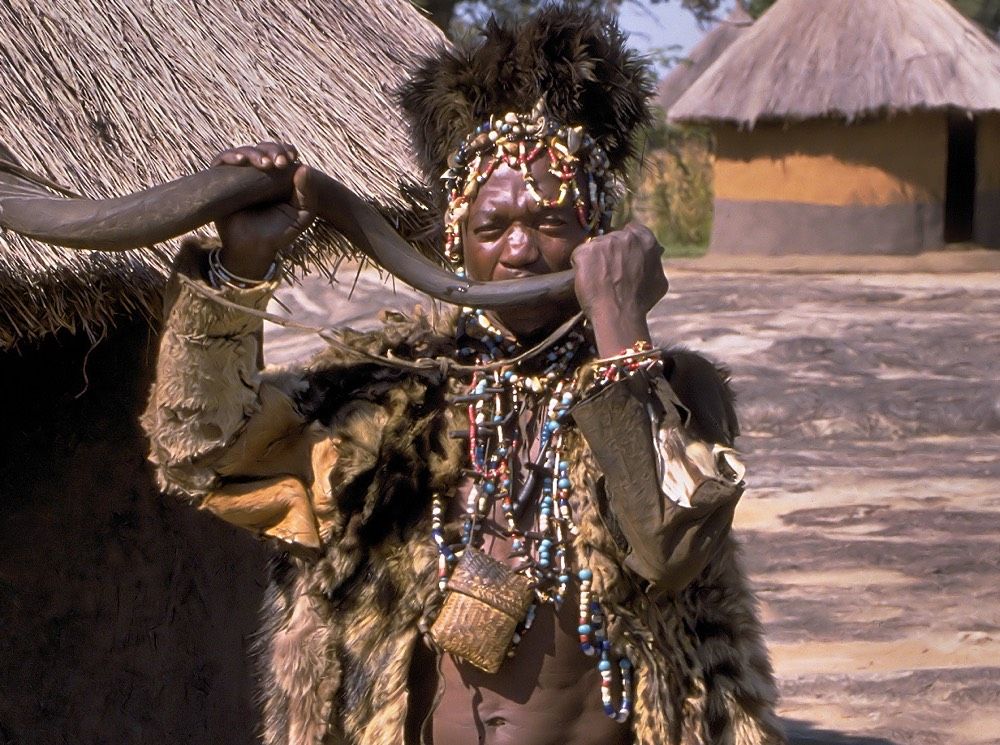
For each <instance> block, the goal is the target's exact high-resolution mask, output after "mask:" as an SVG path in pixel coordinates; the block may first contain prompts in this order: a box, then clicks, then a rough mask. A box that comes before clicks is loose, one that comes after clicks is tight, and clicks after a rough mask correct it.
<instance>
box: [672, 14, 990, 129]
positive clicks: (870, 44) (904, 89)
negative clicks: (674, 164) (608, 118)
mask: <svg viewBox="0 0 1000 745" xmlns="http://www.w3.org/2000/svg"><path fill="white" fill-rule="evenodd" d="M941 108H955V109H958V110H962V111H968V112H974V113H975V112H986V111H998V110H1000V48H998V46H997V45H996V43H994V42H993V41H992V40H991V39H989V38H988V37H987V36H986V34H984V33H983V32H982V31H981V30H980V29H979V28H978V27H977V26H976V25H975V24H973V23H972V22H971V21H969V20H967V19H966V18H965V17H963V16H962V15H961V14H960V13H959V12H958V11H957V10H955V9H954V8H953V7H952V6H951V5H950V4H949V3H948V2H947V1H946V0H778V2H777V3H775V4H774V5H773V6H772V7H771V8H770V10H768V11H767V12H766V13H764V15H763V16H761V17H760V18H759V19H757V22H756V23H754V25H753V26H752V27H751V28H750V29H748V30H747V31H746V32H745V33H744V34H742V35H741V37H740V38H739V39H738V40H737V41H736V42H734V43H733V44H732V45H731V46H730V47H729V49H728V50H726V52H724V53H723V54H722V56H721V57H719V59H717V60H716V61H715V64H713V65H712V66H711V67H710V68H709V69H708V70H706V71H705V73H704V74H703V75H702V76H701V77H700V78H698V80H697V81H695V83H694V84H693V85H692V86H691V87H690V88H689V89H688V90H687V92H686V93H685V94H684V95H683V96H681V98H680V99H679V100H678V101H677V102H676V103H675V104H674V106H673V108H672V109H671V112H670V118H671V119H672V120H675V121H726V122H734V123H736V124H739V125H741V126H744V127H752V126H753V125H754V124H755V123H756V122H757V121H759V120H766V119H779V120H802V119H811V118H814V117H825V116H833V117H843V118H846V119H847V120H849V121H850V120H853V119H856V118H859V117H862V116H866V115H869V114H876V113H880V112H898V111H912V110H918V109H924V110H927V109H941Z"/></svg>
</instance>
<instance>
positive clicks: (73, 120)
mask: <svg viewBox="0 0 1000 745" xmlns="http://www.w3.org/2000/svg"><path fill="white" fill-rule="evenodd" d="M0 28H3V30H4V31H3V43H2V44H0V88H2V89H3V90H4V92H5V93H4V96H3V97H2V99H0V144H2V145H4V146H6V148H7V149H8V150H9V153H12V154H13V155H14V156H15V157H16V158H17V159H18V160H19V161H20V162H21V164H22V165H24V166H25V167H26V168H28V169H30V170H32V171H36V172H38V173H41V174H43V175H45V176H47V177H49V178H51V179H53V180H55V181H57V182H60V183H64V184H66V185H67V186H70V187H72V188H74V189H76V190H78V191H80V192H83V193H85V194H87V195H88V196H92V197H108V196H113V195H117V194H122V193H127V192H132V191H136V190H138V189H140V188H142V187H144V186H148V185H151V184H155V183H160V182H163V181H168V180H172V179H174V178H177V177H179V176H182V175H184V174H187V173H190V172H192V171H193V170H196V169H200V168H203V167H205V166H206V164H207V162H208V160H210V159H211V157H212V156H213V155H214V153H215V152H217V151H218V150H220V149H222V148H225V147H228V146H230V145H233V144H238V143H244V142H252V141H256V140H259V139H279V140H286V141H290V142H294V143H295V144H297V145H298V146H299V149H300V152H301V153H302V156H303V158H304V159H305V160H306V161H307V162H310V163H313V164H315V165H317V166H319V167H320V168H322V169H323V170H324V171H326V172H327V173H329V174H331V175H333V176H334V177H336V178H338V179H340V180H342V181H343V182H344V183H346V184H347V185H348V186H350V187H351V188H352V189H354V190H355V191H356V192H358V193H360V194H362V195H364V196H366V197H368V198H370V199H372V200H373V201H375V202H376V204H377V206H378V207H379V208H380V209H381V211H382V212H383V213H384V214H386V215H387V216H388V217H389V218H390V219H391V220H393V221H395V222H396V223H397V224H398V226H399V228H400V230H401V232H403V233H404V234H407V235H409V236H411V237H414V236H421V235H425V234H426V232H427V231H428V230H429V229H431V226H432V225H433V224H434V222H435V221H434V219H433V215H432V214H431V213H430V211H429V208H428V207H427V203H426V199H425V198H424V197H423V196H422V194H423V191H422V188H421V186H420V184H419V183H418V182H417V180H416V177H415V174H416V173H417V171H416V168H415V166H414V164H413V161H412V156H411V154H410V152H409V146H408V141H409V137H408V136H407V134H406V131H405V126H404V124H403V121H402V118H401V116H400V114H399V112H398V109H397V107H396V106H395V104H394V100H393V93H392V92H393V90H394V89H395V87H396V86H398V85H399V84H400V83H401V82H402V80H403V78H404V76H405V75H406V72H407V69H408V68H409V66H410V65H411V64H412V63H413V61H414V60H415V59H416V58H417V57H418V56H422V55H424V54H426V53H427V52H428V51H429V50H430V49H431V48H432V47H434V46H435V45H437V44H440V43H442V42H443V37H442V36H441V34H440V32H438V31H437V29H436V28H434V27H433V26H432V25H431V23H430V22H429V21H427V20H426V19H425V18H424V17H423V16H421V15H420V14H419V13H418V12H417V11H415V10H414V9H413V8H412V7H411V5H410V4H409V3H408V2H405V1H404V0H376V2H361V1H360V0H335V1H331V0H296V2H293V3H288V2H279V0H244V1H243V2H239V3H232V2H225V1H224V0H171V2H150V3H131V2H125V0H62V2H60V3H35V2H29V1H28V0H12V1H11V2H6V3H2V4H0ZM315 238H316V240H315V241H314V242H312V243H311V248H309V249H308V251H307V250H306V249H300V253H298V255H297V256H296V257H295V261H296V263H297V264H298V265H299V266H304V265H307V264H308V265H311V266H313V267H315V268H318V269H320V270H325V271H330V270H332V268H333V266H334V265H335V263H336V261H337V258H338V257H339V256H340V255H341V254H342V253H343V252H344V251H346V250H347V249H348V246H347V245H346V244H345V243H343V242H340V239H339V238H337V237H336V236H335V235H333V234H331V233H329V232H327V231H325V230H324V229H323V228H319V229H318V230H317V231H316V236H315ZM171 252H172V251H171V247H169V246H163V247H159V248H158V249H156V250H144V251H132V252H127V253H123V254H100V253H93V252H79V251H72V250H69V249H59V248H53V247H49V246H43V245H40V244H37V243H34V242H32V241H28V240H25V239H22V238H20V237H18V236H15V235H12V234H10V233H4V234H0V348H9V347H12V346H16V345H18V344H21V343H23V342H25V341H29V340H32V339H37V338H39V337H42V336H44V335H46V334H50V333H52V332H54V331H56V330H59V329H69V330H71V331H77V330H81V329H83V330H86V331H88V332H90V333H92V334H97V333H100V331H101V329H103V328H105V327H106V326H107V325H108V324H110V323H111V322H112V320H113V318H114V316H115V315H116V314H119V313H121V312H129V313H135V312H138V313H142V314H145V315H146V316H147V317H153V316H154V315H155V312H156V311H155V308H156V306H157V305H158V304H159V300H158V297H159V295H158V293H159V288H160V286H161V284H162V281H163V277H164V276H165V272H166V270H167V263H168V260H169V256H170V254H171Z"/></svg>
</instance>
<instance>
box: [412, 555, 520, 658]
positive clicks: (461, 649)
mask: <svg viewBox="0 0 1000 745" xmlns="http://www.w3.org/2000/svg"><path fill="white" fill-rule="evenodd" d="M533 594H534V589H533V588H532V585H531V580H529V579H528V578H527V577H525V576H524V575H523V574H518V573H517V572H515V571H514V570H513V569H512V568H511V567H509V566H508V565H506V564H504V563H502V562H499V561H497V560H496V559H494V558H493V557H491V556H488V555H487V554H485V553H483V552H482V551H480V550H478V549H474V548H466V549H465V551H464V552H463V553H462V556H461V558H460V559H459V560H458V564H457V565H456V566H455V570H454V571H453V572H452V575H451V578H450V579H449V580H448V587H447V590H446V592H445V599H444V604H443V605H442V606H441V612H440V613H439V614H438V617H437V619H435V621H434V624H433V625H432V626H431V632H430V633H431V637H432V638H433V639H434V642H435V643H436V644H437V645H438V646H439V647H440V648H441V649H443V650H444V651H445V652H448V653H450V654H453V655H455V656H457V657H460V658H461V659H463V660H465V661H466V662H469V663H471V664H473V665H475V666H476V667H478V668H479V669H480V670H484V671H486V672H488V673H496V672H497V671H498V670H499V669H500V666H501V665H502V664H503V661H504V660H505V659H507V651H508V650H509V649H510V646H511V642H512V641H513V639H514V632H515V631H516V630H517V625H518V623H520V622H521V620H522V619H523V618H524V616H525V614H526V613H527V612H528V606H529V605H530V604H531V598H532V596H533Z"/></svg>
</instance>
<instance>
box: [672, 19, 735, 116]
mask: <svg viewBox="0 0 1000 745" xmlns="http://www.w3.org/2000/svg"><path fill="white" fill-rule="evenodd" d="M752 23H753V18H752V17H751V16H750V14H749V13H748V12H747V11H746V10H745V9H744V8H743V5H742V4H740V3H737V4H736V5H735V6H734V7H733V9H732V10H731V11H730V13H729V15H728V16H726V18H725V19H724V20H722V21H720V22H719V23H717V24H715V25H714V26H713V27H712V28H711V29H710V30H709V31H708V33H706V34H705V35H704V36H703V37H702V38H701V40H700V41H699V42H698V43H697V44H695V45H694V47H693V48H692V49H691V51H690V52H688V53H687V55H685V57H684V58H683V59H681V60H679V61H678V62H677V65H676V66H675V67H674V69H673V70H671V71H670V73H669V74H668V75H667V76H666V77H665V78H663V80H661V81H660V84H659V85H658V86H657V89H656V105H657V106H659V107H660V108H661V109H663V113H664V114H668V115H669V114H670V107H672V106H673V105H674V104H675V103H676V102H677V100H678V99H679V98H680V97H681V96H682V95H684V92H685V91H687V89H688V88H690V87H691V86H692V85H693V84H694V81H696V80H697V79H698V78H700V77H701V76H702V73H704V72H705V70H707V69H708V68H709V67H711V65H712V63H713V62H715V60H717V59H719V57H720V56H721V55H722V53H723V52H725V51H726V50H727V49H729V47H730V46H731V45H732V43H733V42H734V41H736V40H737V39H738V38H740V36H741V35H742V34H743V32H744V31H745V30H746V29H747V28H749V27H750V25H751V24H752Z"/></svg>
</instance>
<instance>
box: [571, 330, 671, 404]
mask: <svg viewBox="0 0 1000 745" xmlns="http://www.w3.org/2000/svg"><path fill="white" fill-rule="evenodd" d="M662 363H663V355H662V354H661V352H660V350H659V349H654V348H653V345H652V344H651V343H650V342H648V341H646V340H645V339H640V340H639V341H637V342H636V343H635V344H633V345H632V346H631V347H626V348H625V349H623V350H622V351H621V352H619V353H618V354H616V355H614V356H613V357H605V358H603V359H599V360H594V361H593V362H592V363H591V365H592V367H593V369H594V380H593V383H591V386H590V389H589V390H588V391H587V393H588V394H593V393H596V392H597V391H599V390H601V389H602V388H604V387H606V386H608V385H610V384H611V383H614V382H616V381H618V380H624V379H625V378H627V377H628V376H630V375H634V374H635V373H637V372H638V371H639V370H651V369H653V368H655V367H656V366H658V365H660V364H662Z"/></svg>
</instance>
